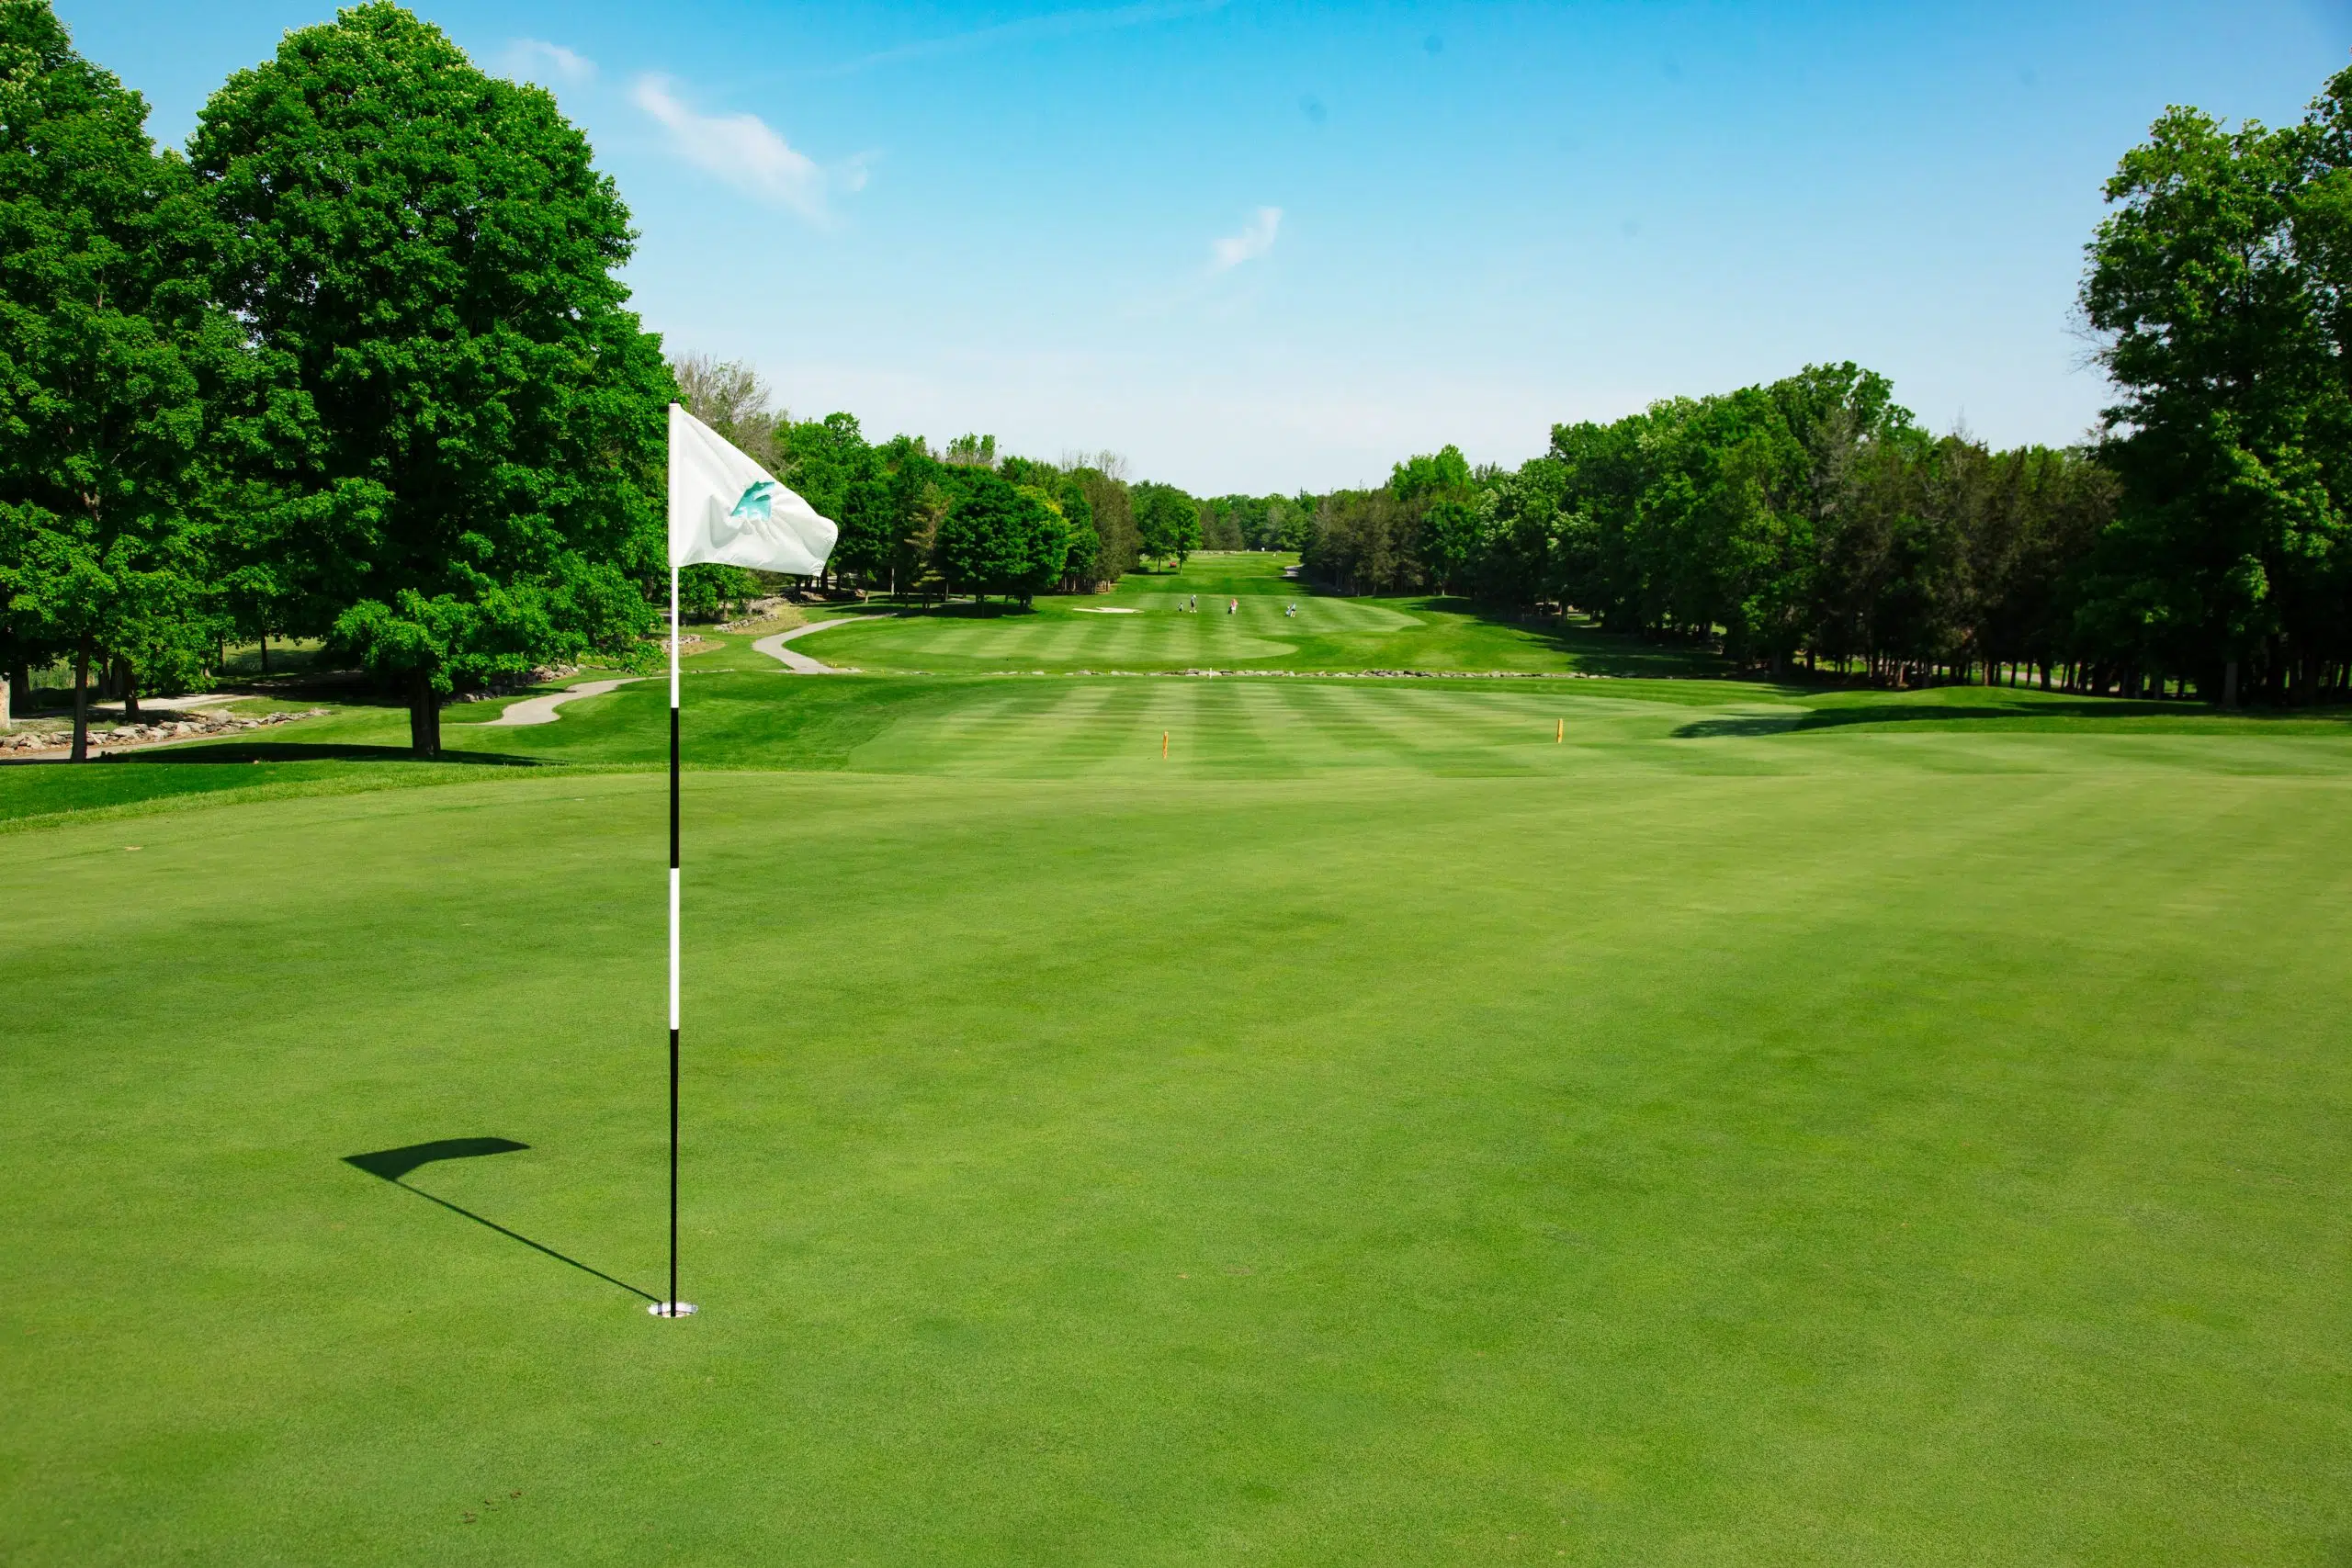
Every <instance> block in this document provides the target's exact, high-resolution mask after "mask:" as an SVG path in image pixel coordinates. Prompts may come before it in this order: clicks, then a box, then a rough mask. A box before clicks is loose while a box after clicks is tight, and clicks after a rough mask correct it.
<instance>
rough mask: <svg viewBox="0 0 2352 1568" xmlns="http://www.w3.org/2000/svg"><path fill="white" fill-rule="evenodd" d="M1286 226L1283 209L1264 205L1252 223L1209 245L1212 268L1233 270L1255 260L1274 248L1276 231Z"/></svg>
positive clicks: (1210, 266)
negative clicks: (1284, 224) (1236, 232)
mask: <svg viewBox="0 0 2352 1568" xmlns="http://www.w3.org/2000/svg"><path fill="white" fill-rule="evenodd" d="M1282 226H1283V209H1281V208H1279V207H1261V208H1260V209H1258V216H1257V217H1255V218H1253V219H1251V220H1250V226H1249V227H1248V228H1246V229H1244V230H1242V231H1241V232H1239V233H1238V234H1227V235H1226V236H1225V237H1224V238H1223V239H1221V240H1216V241H1214V242H1212V243H1210V245H1209V271H1210V272H1212V273H1219V272H1230V271H1231V270H1232V269H1233V268H1235V267H1237V266H1239V265H1241V264H1242V263H1243V262H1246V261H1255V260H1257V259H1258V258H1259V257H1260V256H1262V255H1264V254H1266V253H1267V252H1268V251H1271V250H1272V249H1273V248H1274V232H1275V231H1276V230H1278V229H1280V228H1281V227H1282Z"/></svg>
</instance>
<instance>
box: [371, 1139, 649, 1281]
mask: <svg viewBox="0 0 2352 1568" xmlns="http://www.w3.org/2000/svg"><path fill="white" fill-rule="evenodd" d="M530 1146H531V1145H528V1144H518V1143H516V1142H515V1140H514V1139H512V1138H435V1140H433V1141H432V1142H431V1143H429V1144H408V1145H402V1146H401V1147H400V1148H397V1149H378V1150H377V1151H376V1152H375V1153H373V1154H365V1155H345V1156H343V1163H344V1164H345V1165H348V1166H356V1168H359V1169H361V1170H364V1171H366V1172H367V1173H368V1175H370V1176H373V1177H376V1178H378V1179H381V1180H384V1181H389V1182H390V1183H391V1184H392V1185H393V1186H395V1187H397V1188H400V1189H401V1190H403V1191H407V1192H413V1193H415V1194H416V1195H417V1196H418V1197H420V1198H422V1199H424V1201H426V1202H428V1203H438V1204H440V1205H441V1206H442V1207H443V1208H445V1209H447V1210H448V1211H449V1212H450V1213H453V1214H463V1215H464V1216H465V1217H466V1218H467V1219H469V1220H471V1221H473V1223H474V1224H478V1225H481V1226H483V1227H484V1228H485V1229H489V1230H494V1231H496V1232H497V1233H498V1234H499V1235H503V1236H504V1237H506V1238H507V1239H508V1240H509V1241H519V1242H521V1243H522V1244H523V1245H524V1246H525V1247H529V1248H530V1249H531V1250H532V1251H533V1252H537V1253H544V1254H545V1255H546V1256H548V1257H549V1258H554V1259H555V1260H556V1261H557V1262H558V1263H569V1264H570V1265H571V1267H573V1268H574V1269H579V1270H580V1271H581V1272H582V1274H594V1276H595V1277H596V1278H597V1279H599V1280H604V1281H605V1283H606V1284H608V1285H618V1286H619V1287H620V1288H621V1289H622V1290H624V1291H627V1292H628V1293H629V1294H631V1295H633V1296H642V1297H644V1298H645V1300H647V1301H649V1302H651V1301H659V1300H660V1299H661V1298H660V1297H658V1296H655V1295H652V1294H651V1293H650V1292H645V1291H640V1290H639V1289H638V1288H637V1287H636V1286H635V1285H632V1284H630V1283H629V1282H628V1280H616V1279H614V1278H613V1277H612V1276H611V1275H610V1274H607V1273H605V1271H604V1270H603V1269H592V1268H590V1267H589V1266H588V1265H587V1264H585V1263H582V1262H581V1261H580V1259H578V1258H567V1257H565V1256H564V1255H563V1254H562V1253H560V1252H558V1251H557V1250H556V1249H555V1248H554V1247H544V1246H541V1245H540V1244H539V1243H537V1242H536V1241H533V1240H532V1239H531V1238H530V1237H529V1236H526V1235H523V1234H521V1233H520V1232H518V1231H511V1230H508V1229H507V1228H506V1227H505V1226H504V1225H502V1224H499V1223H498V1222H497V1221H496V1220H486V1219H484V1218H482V1216H481V1215H480V1214H477V1213H474V1212H473V1211H472V1210H471V1209H464V1208H460V1207H458V1205H457V1204H455V1203H452V1202H450V1201H449V1200H447V1198H436V1197H435V1196H434V1195H433V1194H432V1193H430V1192H427V1191H426V1190H424V1189H423V1188H422V1187H411V1186H410V1185H409V1184H408V1181H407V1177H408V1175H409V1173H410V1172H411V1171H413V1170H416V1169H418V1168H421V1167H424V1166H428V1165H431V1164H433V1163H434V1162H435V1160H445V1159H475V1158H479V1157H480V1156H483V1155H505V1154H515V1153H518V1152H520V1151H521V1150H524V1149H527V1148H529V1147H530Z"/></svg>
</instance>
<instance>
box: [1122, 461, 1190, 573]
mask: <svg viewBox="0 0 2352 1568" xmlns="http://www.w3.org/2000/svg"><path fill="white" fill-rule="evenodd" d="M1133 496H1134V506H1135V520H1136V539H1137V543H1138V546H1139V547H1140V548H1141V550H1142V552H1143V553H1144V554H1145V555H1147V556H1149V557H1151V558H1153V559H1155V560H1161V561H1173V562H1174V563H1175V564H1176V565H1178V566H1182V565H1183V564H1184V558H1185V557H1186V556H1189V555H1191V554H1192V553H1193V551H1194V550H1196V549H1198V548H1200V545H1201V509H1200V503H1199V502H1196V501H1194V500H1193V498H1192V497H1191V496H1189V495H1186V494H1185V493H1184V492H1183V491H1181V490H1178V489H1177V488H1176V487H1175V486H1174V485H1163V484H1153V483H1150V482H1149V481H1146V482H1145V483H1142V484H1139V485H1136V487H1134V491H1133Z"/></svg>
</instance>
